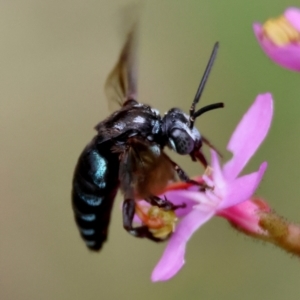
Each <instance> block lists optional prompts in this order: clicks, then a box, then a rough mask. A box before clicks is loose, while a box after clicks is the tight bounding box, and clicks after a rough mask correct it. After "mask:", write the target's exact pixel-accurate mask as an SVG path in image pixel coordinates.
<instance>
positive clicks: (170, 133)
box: [163, 108, 201, 155]
mask: <svg viewBox="0 0 300 300" xmlns="http://www.w3.org/2000/svg"><path fill="white" fill-rule="evenodd" d="M163 128H164V132H165V134H166V136H167V138H168V146H169V147H170V148H171V149H172V150H174V151H175V152H177V153H178V154H182V155H185V154H190V153H191V152H192V151H193V150H194V149H195V148H196V147H197V148H200V147H201V135H200V132H199V131H198V129H197V128H196V127H193V128H190V127H189V116H188V115H187V114H185V113H184V112H183V111H182V110H181V109H179V108H172V109H170V110H169V111H168V112H167V113H166V114H165V115H164V117H163Z"/></svg>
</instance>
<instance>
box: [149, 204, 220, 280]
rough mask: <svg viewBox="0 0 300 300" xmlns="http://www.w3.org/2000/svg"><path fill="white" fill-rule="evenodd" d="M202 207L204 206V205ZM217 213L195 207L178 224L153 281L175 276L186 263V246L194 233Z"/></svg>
mask: <svg viewBox="0 0 300 300" xmlns="http://www.w3.org/2000/svg"><path fill="white" fill-rule="evenodd" d="M201 208H204V207H203V205H202V206H201ZM214 214H215V211H214V210H211V209H206V210H205V211H204V210H202V209H201V210H200V209H194V210H193V211H191V212H190V213H189V214H188V215H187V216H186V217H185V218H183V219H182V220H181V222H180V223H179V224H178V226H177V228H176V230H175V232H174V233H173V235H172V236H171V238H170V240H169V242H168V245H167V247H166V249H165V251H164V253H163V255H162V257H161V259H160V261H159V262H158V264H157V265H156V267H155V268H154V270H153V272H152V276H151V279H152V281H164V280H168V279H170V278H171V277H173V276H174V275H175V274H176V273H177V272H178V271H179V270H180V269H181V268H182V266H183V265H184V254H185V246H186V243H187V241H188V240H189V239H190V237H191V236H192V234H193V233H194V232H195V231H196V230H197V229H198V228H199V227H200V226H201V225H202V224H204V223H205V222H207V221H208V220H209V219H210V218H211V217H212V216H213V215H214Z"/></svg>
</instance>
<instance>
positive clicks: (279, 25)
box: [253, 7, 300, 72]
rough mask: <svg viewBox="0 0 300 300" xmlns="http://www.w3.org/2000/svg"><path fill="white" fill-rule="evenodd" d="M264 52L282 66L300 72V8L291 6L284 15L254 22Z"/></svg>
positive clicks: (254, 28) (255, 31)
mask: <svg viewBox="0 0 300 300" xmlns="http://www.w3.org/2000/svg"><path fill="white" fill-rule="evenodd" d="M253 30H254V34H255V36H256V38H257V40H258V42H259V44H260V46H261V48H262V49H263V50H264V52H265V53H266V54H267V55H268V56H269V57H270V58H271V59H272V60H273V61H274V62H276V63H277V64H279V65H280V66H282V67H284V68H287V69H290V70H293V71H298V72H300V9H299V8H294V7H290V8H288V9H287V10H286V11H285V12H284V14H283V16H281V17H279V18H277V19H270V20H268V21H267V22H265V23H264V24H263V25H261V24H259V23H254V24H253Z"/></svg>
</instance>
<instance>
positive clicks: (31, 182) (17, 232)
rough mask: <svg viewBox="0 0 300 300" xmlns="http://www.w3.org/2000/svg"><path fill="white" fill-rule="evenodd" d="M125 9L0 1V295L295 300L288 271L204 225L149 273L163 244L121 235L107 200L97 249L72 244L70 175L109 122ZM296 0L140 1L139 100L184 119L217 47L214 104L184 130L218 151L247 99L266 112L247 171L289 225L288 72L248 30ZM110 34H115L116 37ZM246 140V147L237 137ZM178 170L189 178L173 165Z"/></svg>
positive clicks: (295, 118) (260, 247)
mask: <svg viewBox="0 0 300 300" xmlns="http://www.w3.org/2000/svg"><path fill="white" fill-rule="evenodd" d="M126 3H132V2H131V1H124V0H118V1H108V0H98V1H93V0H86V1H78V0H73V1H57V0H55V1H53V0H52V1H49V0H44V1H37V0H30V1H21V0H16V1H1V3H0V53H1V55H0V66H1V68H0V102H1V110H0V115H1V117H0V136H1V148H0V159H1V162H0V166H1V167H0V180H1V188H0V195H1V199H0V272H1V273H0V299H3V300H10V299H16V300H18V299H22V300H23V299H31V300H37V299H47V300H48V299H51V300H52V299H64V300H65V299H66V300H68V299H72V300H75V299H85V300H90V299H231V300H233V299H243V300H246V299H273V300H275V299H300V263H299V260H298V258H294V257H291V255H287V254H285V253H284V252H282V251H280V250H278V249H276V248H275V247H273V246H271V245H264V244H263V243H261V242H254V241H253V240H251V239H250V238H247V237H244V236H242V235H240V234H237V233H236V232H235V231H233V230H232V229H231V228H230V226H229V225H228V223H227V222H226V221H224V220H223V219H219V218H215V219H213V220H212V221H211V222H209V223H208V224H206V225H205V226H204V227H203V228H201V230H199V231H198V232H197V233H196V234H195V235H194V236H193V238H192V240H191V241H190V242H189V244H188V248H187V254H186V265H185V267H184V268H183V269H182V271H181V272H180V273H179V274H178V275H177V276H176V277H175V278H173V279H172V280H170V281H169V282H165V283H156V284H153V283H151V281H150V274H151V271H152V269H153V267H154V266H155V264H156V262H157V261H158V259H159V258H160V255H161V254H162V251H163V249H164V245H163V244H162V245H157V244H154V243H151V242H149V241H147V240H139V239H135V238H133V237H131V236H129V235H128V234H127V233H126V232H125V231H124V230H123V228H122V220H121V211H120V209H119V205H120V204H119V203H120V202H121V197H120V196H118V199H117V201H116V205H115V208H114V211H113V217H112V222H111V226H110V236H109V242H108V243H106V244H105V246H104V249H103V251H102V252H101V253H100V254H94V253H90V252H89V251H88V250H87V249H86V248H85V245H84V243H83V242H82V241H81V239H80V237H79V234H78V231H77V228H76V226H75V224H74V221H73V213H72V209H71V204H70V190H71V180H72V173H73V169H74V166H75V163H76V161H77V158H78V156H79V154H80V152H81V150H82V149H83V147H84V146H85V145H86V144H87V142H89V141H90V140H91V138H92V137H93V135H94V134H95V132H94V131H93V126H94V125H95V124H96V123H98V122H99V121H100V120H102V119H103V118H104V117H106V116H107V115H108V114H109V110H108V108H107V102H106V99H105V96H104V91H103V84H104V81H105V79H106V76H107V74H108V72H109V71H110V69H111V68H112V66H113V65H114V63H115V62H116V59H117V56H118V53H119V51H120V49H121V47H122V44H123V42H124V39H125V36H124V34H123V33H124V31H126V30H127V28H124V27H126V26H127V25H125V26H124V24H123V29H121V27H122V26H121V21H120V20H121V11H122V7H124V5H125V4H126ZM291 5H295V6H297V5H298V6H300V5H299V1H298V2H293V3H292V2H288V1H278V0H273V1H271V0H254V1H237V0H230V1H217V0H211V1H200V0H198V1H171V0H152V1H146V2H144V4H143V5H142V13H141V24H140V49H139V59H140V65H139V100H140V101H141V102H145V103H148V104H151V105H152V106H154V107H156V108H158V109H159V110H160V111H161V112H164V111H166V110H167V109H168V108H170V107H172V106H178V107H181V108H184V109H186V110H188V108H189V105H190V103H191V100H192V99H193V96H194V94H195V91H196V88H197V85H198V82H199V80H200V77H201V76H202V73H203V71H204V68H205V65H206V63H207V60H208V57H209V55H210V51H211V49H212V46H213V43H214V42H215V41H216V40H219V41H220V45H221V47H220V51H219V54H218V58H217V61H216V63H215V66H214V69H213V72H212V74H211V77H210V79H209V82H208V84H207V87H206V89H205V93H204V95H203V97H202V100H201V105H205V104H209V103H213V102H218V101H223V102H225V104H226V107H225V109H223V110H218V111H214V112H210V113H208V114H205V115H204V116H203V117H201V119H200V120H198V122H197V127H198V128H199V129H200V130H201V132H202V133H204V134H205V135H206V136H207V137H209V139H210V140H211V141H212V142H213V143H214V144H215V145H216V146H217V147H218V149H220V150H221V151H222V152H223V153H224V154H225V160H226V159H228V158H229V157H230V154H229V153H227V152H226V150H225V149H226V145H227V142H228V139H229V137H230V135H231V133H232V131H233V129H234V128H235V126H236V124H237V122H238V121H239V119H240V118H241V116H242V115H243V113H244V112H245V111H246V110H247V108H248V107H249V106H250V105H251V103H252V102H253V100H254V98H255V97H256V95H257V94H258V93H263V92H267V91H271V92H272V93H273V95H274V99H275V115H274V119H273V124H272V128H271V131H270V133H269V135H268V137H267V139H266V140H265V142H264V144H263V146H262V147H261V148H260V149H259V151H258V152H257V154H256V155H255V157H254V158H253V159H252V160H251V162H250V164H249V165H248V166H247V169H246V171H254V170H256V169H257V168H258V166H259V164H260V163H261V162H262V161H265V160H267V161H268V163H269V167H268V170H267V173H266V175H265V177H264V179H263V181H262V183H261V185H260V187H259V189H258V191H257V194H258V195H261V196H263V197H264V198H265V199H267V200H268V201H269V203H270V204H271V206H272V207H273V208H274V209H275V210H276V211H277V212H278V213H279V214H281V215H283V216H285V217H286V218H288V219H290V220H293V221H295V222H299V221H300V199H299V191H300V184H299V183H300V177H299V165H300V156H299V151H300V143H299V136H300V117H299V116H300V97H299V95H300V93H299V91H300V88H299V74H297V73H293V72H290V71H288V70H285V69H282V68H280V67H279V66H277V65H275V64H274V63H272V62H271V61H269V60H268V58H267V57H266V56H265V55H264V54H263V53H262V51H261V49H260V48H259V46H258V44H257V43H256V40H255V38H254V35H253V32H252V27H251V24H252V22H253V21H255V20H256V21H264V20H266V19H267V18H269V17H271V16H278V15H280V14H281V13H282V12H283V10H284V9H285V8H286V7H287V6H291ZM122 31H123V33H122ZM249 143H251V141H249ZM172 157H173V158H175V159H176V161H178V162H179V163H180V164H181V165H182V166H184V167H185V169H186V170H187V171H188V172H189V174H190V175H195V174H199V173H200V172H202V169H201V168H200V167H199V168H198V167H197V166H196V165H195V164H193V163H191V162H190V159H189V158H187V157H179V156H175V155H174V156H172Z"/></svg>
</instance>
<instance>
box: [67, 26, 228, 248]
mask: <svg viewBox="0 0 300 300" xmlns="http://www.w3.org/2000/svg"><path fill="white" fill-rule="evenodd" d="M135 44H136V39H135V33H134V31H132V32H131V33H130V34H129V36H128V39H127V42H126V43H125V45H124V47H123V50H122V51H121V54H120V57H119V60H118V62H117V64H116V66H115V67H114V69H113V70H112V72H111V73H110V75H109V76H108V79H107V82H106V85H105V90H106V94H107V97H108V100H109V101H110V102H111V103H112V102H118V103H119V105H120V106H121V107H120V108H119V109H118V110H117V111H115V112H114V113H112V114H111V115H110V116H109V117H107V118H106V119H105V120H103V121H102V122H100V123H99V124H98V125H96V127H95V129H96V131H97V134H96V136H95V137H94V138H93V139H92V141H91V142H90V143H89V144H88V145H87V146H86V147H85V149H84V150H83V152H82V153H81V155H80V157H79V159H78V162H77V166H76V168H75V173H74V178H73V189H72V205H73V211H74V216H75V221H76V223H77V226H78V229H79V231H80V234H81V237H82V238H83V240H84V241H85V243H86V245H87V247H88V248H89V249H91V250H95V251H98V250H100V249H101V247H102V244H103V243H104V242H105V241H106V239H107V235H108V226H109V222H110V215H111V210H112V206H113V202H114V199H115V196H116V193H117V191H118V189H120V190H121V191H122V193H123V195H124V202H123V227H124V228H125V230H127V231H128V232H129V233H130V234H132V235H133V236H136V237H141V238H148V239H150V240H153V241H156V242H158V241H161V240H164V239H166V238H168V236H169V235H170V234H171V232H172V226H173V223H174V222H175V219H176V217H175V215H174V214H172V212H174V210H175V209H177V208H178V206H175V205H173V204H172V203H171V202H169V201H168V200H167V199H161V198H159V197H158V196H157V195H159V194H161V193H162V192H163V191H164V189H165V187H166V186H167V184H168V183H170V182H172V181H175V180H176V178H179V179H180V180H182V181H185V182H189V183H194V182H193V180H191V179H190V178H189V177H188V175H187V174H186V173H185V172H184V170H183V169H181V168H180V167H179V166H178V165H177V164H176V163H175V162H174V161H172V160H171V159H170V158H169V157H168V156H167V154H166V153H165V152H164V151H163V149H164V147H165V146H167V147H169V148H170V149H172V150H174V151H175V152H177V153H178V154H181V155H189V156H190V157H191V158H192V160H194V161H196V160H199V161H200V162H201V163H202V164H203V165H204V166H205V167H206V166H207V161H206V159H205V156H204V155H203V153H202V152H201V147H202V144H203V143H205V144H207V145H208V146H210V147H212V145H211V144H210V143H209V142H208V140H207V139H205V138H204V137H202V136H201V135H200V133H199V131H198V130H197V129H196V128H195V127H194V122H195V120H196V118H198V117H199V116H200V115H202V114H203V113H205V112H207V111H209V110H213V109H216V108H220V107H223V103H215V104H211V105H208V106H205V107H202V108H200V109H199V110H197V111H196V109H195V107H196V104H197V103H198V102H199V99H200V96H201V94H202V92H203V89H204V86H205V83H206V81H207V78H208V75H209V73H210V70H211V68H212V65H213V62H214V60H215V57H216V54H217V50H218V43H216V44H215V46H214V48H213V51H212V54H211V56H210V59H209V62H208V65H207V67H206V70H205V72H204V75H203V78H202V80H201V82H200V85H199V87H198V89H197V92H196V95H195V98H194V101H193V102H192V105H191V108H190V113H189V115H187V114H185V113H184V112H183V111H182V110H180V109H178V108H171V109H170V110H169V111H168V112H166V113H165V114H164V116H163V117H161V116H160V114H159V112H158V111H157V110H156V109H153V108H151V107H150V106H148V105H145V104H142V103H139V102H138V101H137V80H136V54H135V49H136V47H135ZM137 199H145V200H146V201H147V202H149V203H150V206H152V207H157V208H158V211H156V212H158V213H161V214H160V215H156V217H154V219H155V218H156V221H161V220H163V219H165V220H166V223H165V224H162V225H159V226H158V227H155V226H157V225H153V224H154V223H153V222H152V221H151V220H150V219H151V216H150V215H151V213H150V214H148V215H146V217H145V218H144V221H145V220H146V223H145V222H144V224H143V226H139V227H134V226H133V218H134V214H135V211H136V201H138V200H137ZM167 212H170V213H167ZM154 215H155V212H154ZM170 226H171V227H170ZM159 229H162V230H165V231H163V232H160V231H159Z"/></svg>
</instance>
